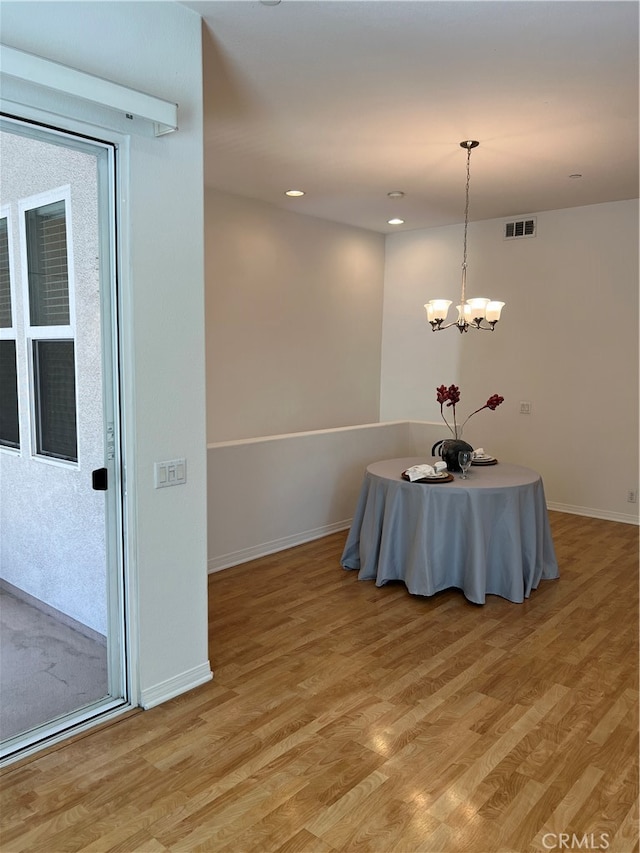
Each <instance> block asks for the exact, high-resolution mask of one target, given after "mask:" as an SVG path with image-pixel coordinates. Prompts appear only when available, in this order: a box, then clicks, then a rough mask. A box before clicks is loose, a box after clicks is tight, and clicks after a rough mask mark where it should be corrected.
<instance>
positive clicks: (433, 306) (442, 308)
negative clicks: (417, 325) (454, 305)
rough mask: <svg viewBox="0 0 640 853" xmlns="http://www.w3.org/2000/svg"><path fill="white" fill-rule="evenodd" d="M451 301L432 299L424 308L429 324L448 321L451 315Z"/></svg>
mask: <svg viewBox="0 0 640 853" xmlns="http://www.w3.org/2000/svg"><path fill="white" fill-rule="evenodd" d="M450 305H451V300H450V299H430V300H429V302H427V304H426V305H425V306H424V307H425V309H426V311H427V318H428V319H429V322H431V321H432V320H442V321H444V320H446V319H447V314H448V313H449V306H450Z"/></svg>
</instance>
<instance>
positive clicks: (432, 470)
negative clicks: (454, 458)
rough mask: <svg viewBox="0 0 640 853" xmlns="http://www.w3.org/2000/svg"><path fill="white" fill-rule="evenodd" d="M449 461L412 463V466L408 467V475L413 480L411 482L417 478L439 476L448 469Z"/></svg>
mask: <svg viewBox="0 0 640 853" xmlns="http://www.w3.org/2000/svg"><path fill="white" fill-rule="evenodd" d="M446 469H447V463H446V462H436V464H435V465H433V466H431V465H412V467H411V468H407V470H406V472H405V473H406V475H407V477H408V478H409V480H411V482H412V483H413V482H415V481H416V480H422V479H424V478H425V477H437V476H438V475H439V474H441V473H442V472H443V471H446Z"/></svg>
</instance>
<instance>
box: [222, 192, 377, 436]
mask: <svg viewBox="0 0 640 853" xmlns="http://www.w3.org/2000/svg"><path fill="white" fill-rule="evenodd" d="M205 199H206V216H205V234H206V278H207V294H206V296H207V300H206V301H207V309H206V312H207V313H206V318H207V332H206V334H207V406H208V412H207V414H208V433H207V434H208V439H209V441H210V442H219V441H228V440H237V439H243V438H252V437H256V436H265V435H275V434H280V433H290V432H300V431H304V430H316V429H324V428H333V427H341V426H347V425H352V424H362V423H369V422H371V421H377V420H378V413H379V395H380V346H381V334H382V289H383V265H384V237H383V236H382V235H381V234H375V233H373V232H370V231H364V230H362V229H358V228H350V227H347V226H344V225H338V224H336V223H333V222H327V221H325V220H322V219H317V218H314V217H310V216H302V215H299V214H297V213H293V212H289V211H286V210H280V209H278V208H276V207H273V206H271V205H268V204H264V203H262V202H257V201H252V200H249V199H244V198H240V197H238V196H233V195H227V194H223V193H219V192H216V191H213V190H207V192H206V196H205Z"/></svg>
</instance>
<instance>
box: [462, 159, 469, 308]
mask: <svg viewBox="0 0 640 853" xmlns="http://www.w3.org/2000/svg"><path fill="white" fill-rule="evenodd" d="M470 182H471V146H470V145H467V183H466V186H465V205H464V243H463V251H462V302H461V304H462V305H464V303H465V301H466V296H467V294H466V290H467V228H468V226H469V184H470Z"/></svg>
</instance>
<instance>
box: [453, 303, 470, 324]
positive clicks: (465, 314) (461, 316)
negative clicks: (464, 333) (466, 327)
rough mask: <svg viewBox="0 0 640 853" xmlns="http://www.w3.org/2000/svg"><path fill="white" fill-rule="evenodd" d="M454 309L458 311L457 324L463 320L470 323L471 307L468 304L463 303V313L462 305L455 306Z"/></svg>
mask: <svg viewBox="0 0 640 853" xmlns="http://www.w3.org/2000/svg"><path fill="white" fill-rule="evenodd" d="M456 308H457V309H458V322H460V320H464V321H465V322H466V323H469V322H470V321H471V306H470V305H469V303H468V302H465V303H464V311H463V306H462V305H456Z"/></svg>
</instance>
